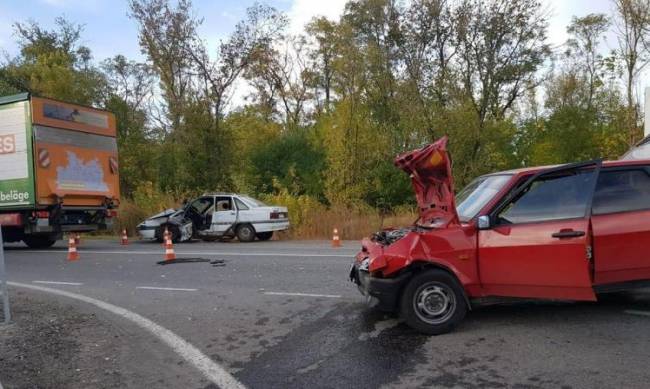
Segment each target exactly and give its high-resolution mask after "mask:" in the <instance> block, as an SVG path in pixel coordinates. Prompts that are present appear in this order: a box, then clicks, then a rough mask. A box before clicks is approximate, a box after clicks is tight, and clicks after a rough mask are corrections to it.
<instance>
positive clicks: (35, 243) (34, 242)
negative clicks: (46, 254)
mask: <svg viewBox="0 0 650 389" xmlns="http://www.w3.org/2000/svg"><path fill="white" fill-rule="evenodd" d="M23 242H25V244H26V245H27V246H28V247H29V248H32V249H46V248H48V247H52V245H54V243H56V239H52V237H50V236H48V235H44V236H43V235H40V236H39V235H25V236H24V237H23Z"/></svg>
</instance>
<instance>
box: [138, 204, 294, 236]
mask: <svg viewBox="0 0 650 389" xmlns="http://www.w3.org/2000/svg"><path fill="white" fill-rule="evenodd" d="M165 228H166V229H167V230H168V231H169V232H170V233H171V234H172V240H173V241H174V242H183V241H187V240H190V239H192V238H199V239H203V240H207V241H211V240H217V239H222V238H232V237H237V239H239V240H240V241H241V242H252V241H253V240H255V238H257V239H259V240H269V239H271V237H272V236H273V232H275V231H284V230H287V229H288V228H289V214H288V211H287V208H286V207H279V206H269V205H266V204H264V203H262V202H261V201H259V200H255V199H254V198H251V197H248V196H245V195H240V194H234V193H207V194H204V195H203V196H201V197H199V198H197V199H194V200H192V201H190V202H188V203H186V204H185V205H184V206H183V207H182V208H180V209H178V210H174V209H168V210H166V211H163V212H161V213H159V214H156V215H153V216H151V217H150V218H148V219H147V220H145V221H143V222H142V223H140V224H139V225H138V233H139V234H140V237H141V238H142V239H156V240H158V241H162V239H163V234H164V231H165Z"/></svg>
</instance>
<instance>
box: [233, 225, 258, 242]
mask: <svg viewBox="0 0 650 389" xmlns="http://www.w3.org/2000/svg"><path fill="white" fill-rule="evenodd" d="M237 239H239V241H240V242H252V241H254V240H255V229H254V228H253V226H251V225H250V224H242V225H240V226H239V227H237Z"/></svg>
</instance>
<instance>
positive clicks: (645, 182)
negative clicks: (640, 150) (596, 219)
mask: <svg viewBox="0 0 650 389" xmlns="http://www.w3.org/2000/svg"><path fill="white" fill-rule="evenodd" d="M641 209H650V176H649V175H648V173H647V172H646V171H645V170H643V169H633V170H623V171H621V170H619V171H609V172H608V171H605V172H601V173H600V176H599V177H598V184H597V186H596V193H595V194H594V202H593V214H594V215H600V214H605V213H613V212H625V211H635V210H641Z"/></svg>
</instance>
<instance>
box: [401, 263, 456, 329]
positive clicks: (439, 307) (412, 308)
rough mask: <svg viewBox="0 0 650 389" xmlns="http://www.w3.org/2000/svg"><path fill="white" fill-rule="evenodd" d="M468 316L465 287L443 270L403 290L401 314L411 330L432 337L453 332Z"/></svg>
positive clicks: (418, 278) (413, 281) (424, 275)
mask: <svg viewBox="0 0 650 389" xmlns="http://www.w3.org/2000/svg"><path fill="white" fill-rule="evenodd" d="M466 313H467V303H466V300H465V295H464V293H463V290H462V287H461V286H460V284H459V283H458V281H456V278H455V277H454V276H452V275H451V274H449V273H447V272H446V271H444V270H439V269H432V270H426V271H424V272H422V273H419V274H417V275H415V276H414V277H413V278H412V279H411V280H410V281H409V283H408V284H407V285H406V287H405V288H404V292H403V293H402V297H401V300H400V315H401V317H402V318H403V319H404V320H405V321H406V324H408V325H409V326H410V327H412V328H414V329H416V330H418V331H420V332H422V333H425V334H429V335H439V334H444V333H447V332H449V331H451V330H452V329H453V328H454V327H455V326H456V325H457V324H458V323H459V322H460V321H461V320H463V318H464V317H465V314H466Z"/></svg>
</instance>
